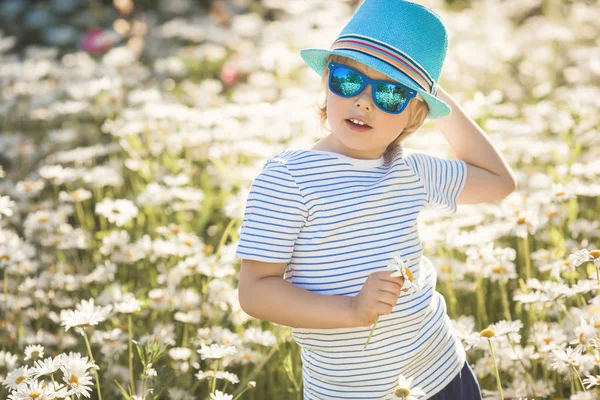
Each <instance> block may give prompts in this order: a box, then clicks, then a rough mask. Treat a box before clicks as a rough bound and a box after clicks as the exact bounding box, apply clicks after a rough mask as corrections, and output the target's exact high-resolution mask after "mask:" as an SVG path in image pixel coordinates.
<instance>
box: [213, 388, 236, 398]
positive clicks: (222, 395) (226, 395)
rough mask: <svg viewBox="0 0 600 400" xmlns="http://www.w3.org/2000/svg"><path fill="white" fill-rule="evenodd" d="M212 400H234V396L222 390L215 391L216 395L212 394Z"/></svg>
mask: <svg viewBox="0 0 600 400" xmlns="http://www.w3.org/2000/svg"><path fill="white" fill-rule="evenodd" d="M210 399H211V400H231V399H233V395H231V394H227V393H223V392H221V391H220V390H217V391H215V393H211V394H210Z"/></svg>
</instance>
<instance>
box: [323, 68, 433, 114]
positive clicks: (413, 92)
mask: <svg viewBox="0 0 600 400" xmlns="http://www.w3.org/2000/svg"><path fill="white" fill-rule="evenodd" d="M328 65H329V78H328V86H329V90H330V91H331V92H332V93H333V94H335V95H336V96H340V97H346V98H349V97H354V96H357V95H358V94H360V93H361V92H362V91H363V90H364V89H365V88H366V87H367V85H369V84H370V85H371V95H372V96H373V103H374V104H375V105H376V106H377V108H379V109H380V110H382V111H383V112H386V113H388V114H400V113H401V112H402V111H404V109H405V108H406V106H407V105H408V103H409V102H410V100H411V99H412V98H415V97H416V98H417V99H419V100H422V97H421V95H420V94H419V93H418V92H417V91H416V90H415V89H412V88H409V87H408V86H406V85H403V84H401V83H398V82H395V81H385V80H378V79H371V78H369V77H368V76H366V75H365V74H363V73H362V72H360V71H357V70H355V69H354V68H352V67H349V66H347V65H345V64H340V63H336V62H334V61H330V62H329V64H328ZM338 68H347V69H349V70H351V71H353V72H355V73H356V74H358V75H359V76H360V77H361V78H362V85H361V87H360V89H358V91H357V92H356V93H354V94H353V95H351V96H344V95H343V94H340V93H338V92H336V91H334V90H333V89H332V88H331V81H332V78H333V73H334V71H335V70H336V69H338ZM378 83H383V84H386V85H389V84H393V85H396V86H400V87H401V88H402V89H403V90H405V91H406V92H407V93H408V97H407V99H406V102H405V103H404V106H403V107H402V108H401V109H400V111H396V112H392V111H389V110H386V109H385V108H382V107H381V106H380V105H379V103H378V102H377V98H376V97H375V92H376V91H375V90H373V88H374V87H376V86H375V85H376V84H378Z"/></svg>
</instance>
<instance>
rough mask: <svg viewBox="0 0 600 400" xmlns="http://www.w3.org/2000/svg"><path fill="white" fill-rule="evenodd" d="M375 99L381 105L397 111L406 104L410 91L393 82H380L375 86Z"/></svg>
mask: <svg viewBox="0 0 600 400" xmlns="http://www.w3.org/2000/svg"><path fill="white" fill-rule="evenodd" d="M375 99H376V100H377V104H378V105H379V107H381V108H383V109H384V110H386V111H389V112H392V113H397V112H399V111H401V110H403V109H404V107H405V106H406V103H407V100H408V92H407V91H406V90H405V89H404V88H402V86H399V85H395V84H393V83H378V84H377V88H375Z"/></svg>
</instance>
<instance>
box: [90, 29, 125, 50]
mask: <svg viewBox="0 0 600 400" xmlns="http://www.w3.org/2000/svg"><path fill="white" fill-rule="evenodd" d="M118 39H119V37H118V35H117V34H116V33H115V32H113V31H108V30H104V29H100V28H96V29H92V30H91V31H89V32H88V33H87V34H86V35H85V36H84V37H83V39H82V40H81V48H82V49H83V50H85V51H87V52H88V53H91V54H98V53H105V52H107V51H108V50H110V48H111V47H112V46H113V45H114V44H115V43H116V42H117V41H118Z"/></svg>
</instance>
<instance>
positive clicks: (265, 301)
mask: <svg viewBox="0 0 600 400" xmlns="http://www.w3.org/2000/svg"><path fill="white" fill-rule="evenodd" d="M285 267H286V264H285V263H267V262H262V261H255V260H246V259H244V260H242V268H241V270H240V280H239V285H238V291H239V300H240V305H241V306H242V309H243V310H244V311H245V312H246V313H247V314H249V315H251V316H253V317H255V318H260V319H263V320H266V321H271V322H274V323H277V324H280V325H286V326H291V327H294V328H323V329H326V328H353V327H358V326H369V325H371V324H372V323H373V322H375V319H376V318H377V316H378V315H380V314H382V315H383V314H389V313H391V312H392V309H393V308H394V306H395V305H396V302H397V300H398V296H399V295H400V288H401V287H402V285H403V283H404V280H403V278H402V277H390V276H389V275H390V274H391V273H392V272H393V271H378V272H373V273H372V274H370V275H369V277H368V278H367V280H366V282H365V284H364V285H363V287H362V289H361V291H360V293H359V294H358V295H356V296H329V295H322V294H318V293H312V292H310V291H308V290H306V289H302V288H300V287H298V286H296V285H294V284H293V283H291V282H287V281H285V280H284V279H283V273H284V271H285Z"/></svg>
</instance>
